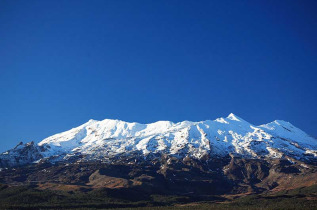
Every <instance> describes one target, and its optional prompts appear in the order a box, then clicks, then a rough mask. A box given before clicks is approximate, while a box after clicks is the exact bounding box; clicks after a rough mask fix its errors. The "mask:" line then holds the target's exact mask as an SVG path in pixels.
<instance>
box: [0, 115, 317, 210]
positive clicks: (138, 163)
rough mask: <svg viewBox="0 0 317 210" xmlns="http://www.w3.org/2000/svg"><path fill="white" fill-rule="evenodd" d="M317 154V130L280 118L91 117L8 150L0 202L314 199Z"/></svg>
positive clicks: (111, 204)
mask: <svg viewBox="0 0 317 210" xmlns="http://www.w3.org/2000/svg"><path fill="white" fill-rule="evenodd" d="M316 156H317V140H316V139H315V138H312V137H310V136H309V135H307V134H306V133H305V132H303V131H301V130H300V129H298V128H296V127H295V126H293V125H292V124H291V123H288V122H285V121H281V120H276V121H273V122H271V123H268V124H265V125H260V126H255V125H252V124H250V123H248V122H247V121H245V120H243V119H242V118H240V117H238V116H236V115H234V114H230V115H229V116H228V117H226V118H218V119H216V120H213V121H211V120H206V121H201V122H189V121H184V122H179V123H173V122H169V121H159V122H155V123H151V124H140V123H128V122H123V121H120V120H109V119H106V120H103V121H96V120H89V121H88V122H87V123H85V124H83V125H81V126H78V127H76V128H73V129H71V130H69V131H65V132H63V133H59V134H56V135H53V136H50V137H48V138H46V139H44V140H42V141H41V142H39V143H38V144H36V143H34V142H29V143H26V144H23V143H22V142H21V143H19V144H18V145H17V146H16V147H15V148H13V149H11V150H8V151H6V152H4V153H2V154H1V155H0V198H1V199H0V208H1V209H12V208H13V209H29V208H30V206H32V207H34V209H41V208H44V207H45V208H47V209H67V208H72V209H74V208H75V209H76V208H78V209H81V208H84V209H87V208H92V209H96V208H101V209H104V208H117V207H120V208H121V207H141V206H142V207H143V206H149V208H152V207H153V206H170V205H185V204H186V205H189V207H190V208H192V206H193V205H197V202H202V203H203V205H205V204H204V203H206V202H209V203H210V202H211V203H212V205H216V206H214V207H217V205H218V204H219V203H222V204H221V205H220V204H219V205H220V206H223V205H224V206H223V207H224V208H226V209H237V206H241V209H244V208H243V207H248V208H249V207H250V201H253V200H254V198H257V201H253V204H252V205H253V207H254V208H258V207H259V206H258V205H259V204H261V205H262V206H260V207H261V208H262V207H263V209H265V208H267V207H268V206H270V207H269V208H268V209H284V208H285V207H287V206H288V208H293V206H294V205H295V206H297V207H298V209H300V208H303V209H315V208H316V207H317V202H316V201H317V191H316V190H317V161H316V160H317V157H316ZM254 195H256V196H257V197H254ZM245 196H246V198H245V200H243V199H242V198H243V197H245ZM239 197H242V198H241V199H242V201H241V203H239V202H238V203H236V198H239ZM219 205H218V206H219ZM227 205H229V206H227ZM230 206H231V207H230ZM227 207H228V208H227ZM229 207H230V208H229ZM210 208H211V207H210V206H206V209H210ZM216 209H222V208H216Z"/></svg>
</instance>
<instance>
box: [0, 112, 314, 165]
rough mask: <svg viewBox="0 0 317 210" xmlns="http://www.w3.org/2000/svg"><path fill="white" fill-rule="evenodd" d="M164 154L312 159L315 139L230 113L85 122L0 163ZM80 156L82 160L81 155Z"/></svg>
mask: <svg viewBox="0 0 317 210" xmlns="http://www.w3.org/2000/svg"><path fill="white" fill-rule="evenodd" d="M135 154H138V156H141V157H142V156H144V157H147V156H150V155H156V154H168V155H172V156H175V157H179V158H181V157H186V156H189V157H193V158H196V159H201V158H203V157H205V156H220V157H222V156H227V155H229V154H234V155H238V156H242V157H246V158H258V159H261V158H282V157H287V158H294V159H298V160H299V159H300V160H306V161H315V160H316V157H317V140H316V139H315V138H313V137H311V136H309V135H307V134H306V133H305V132H304V131H302V130H300V129H299V128H296V127H295V126H294V125H292V124H291V123H289V122H286V121H283V120H275V121H273V122H270V123H267V124H263V125H259V126H255V125H253V124H251V123H249V122H247V121H245V120H243V119H242V118H240V117H238V116H236V115H234V114H233V113H231V114H229V115H228V116H227V117H226V118H222V117H221V118H217V119H216V120H213V121H212V120H205V121H199V122H191V121H182V122H178V123H174V122H171V121H157V122H154V123H149V124H141V123H137V122H131V123H130V122H125V121H121V120H113V119H105V120H102V121H97V120H92V119H91V120H89V121H88V122H86V123H84V124H82V125H80V126H78V127H75V128H72V129H70V130H68V131H65V132H61V133H58V134H55V135H52V136H50V137H47V138H45V139H43V140H42V141H40V142H39V143H38V144H35V143H34V142H33V143H27V144H21V143H19V144H18V145H17V146H16V147H15V148H14V149H11V150H8V151H6V152H4V153H2V154H0V167H6V166H16V165H23V164H29V163H33V162H39V161H41V160H43V159H46V160H47V159H50V161H53V162H55V161H64V160H68V159H70V158H74V157H76V159H82V160H84V159H85V160H106V159H111V158H114V157H116V156H134V155H135ZM82 156H84V158H82Z"/></svg>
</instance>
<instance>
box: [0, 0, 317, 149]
mask: <svg viewBox="0 0 317 210" xmlns="http://www.w3.org/2000/svg"><path fill="white" fill-rule="evenodd" d="M316 66H317V1H315V0H312V1H297V0H296V1H291V0H285V1H282V0H280V1H275V0H274V1H273V0H272V1H253V0H250V1H242V0H240V1H222V0H221V1H183V0H182V1H173V0H167V1H148V0H144V1H136V0H133V1H131V0H127V1H121V0H119V1H118V0H113V1H93V0H89V1H88V0H87V1H78V0H76V1H69V0H68V1H66V0H65V1H42V0H39V1H33V0H30V1H24V0H23V1H17V0H15V1H12V0H5V1H3V0H0V99H1V101H0V102H1V103H0V151H4V150H6V149H9V148H11V147H13V146H15V145H16V144H17V143H18V142H19V141H24V142H26V141H31V140H34V141H36V142H38V141H40V140H41V139H43V138H45V137H48V136H50V135H52V134H55V133H58V132H61V131H65V130H68V129H70V128H72V127H75V126H78V125H80V124H82V123H84V122H86V121H88V120H89V119H96V120H102V119H105V118H114V119H121V120H125V121H137V122H141V123H149V122H153V121H158V120H170V121H174V122H177V121H182V120H191V121H200V120H206V119H215V118H217V117H221V116H227V115H228V114H229V113H230V112H233V113H235V114H237V115H238V116H240V117H242V118H244V119H245V120H247V121H249V122H251V123H253V124H263V123H267V122H270V121H273V120H275V119H283V120H286V121H290V122H291V123H293V124H294V125H295V126H297V127H299V128H301V129H303V130H304V131H306V132H307V133H309V134H311V135H312V136H317V130H316V127H317V114H316V111H317V110H316V107H317V97H316V96H317V85H316V76H317V73H316V70H317V69H316Z"/></svg>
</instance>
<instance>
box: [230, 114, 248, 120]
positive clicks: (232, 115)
mask: <svg viewBox="0 0 317 210" xmlns="http://www.w3.org/2000/svg"><path fill="white" fill-rule="evenodd" d="M227 119H230V120H234V121H244V120H243V119H242V118H240V117H238V116H237V115H235V114H233V113H230V114H229V115H228V117H227Z"/></svg>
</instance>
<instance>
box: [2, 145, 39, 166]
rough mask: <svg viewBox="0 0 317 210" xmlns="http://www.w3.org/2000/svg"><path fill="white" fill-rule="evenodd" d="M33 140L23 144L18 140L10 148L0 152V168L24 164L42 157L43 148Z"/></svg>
mask: <svg viewBox="0 0 317 210" xmlns="http://www.w3.org/2000/svg"><path fill="white" fill-rule="evenodd" d="M41 150H42V148H41V147H39V146H38V145H36V144H34V142H33V141H32V142H30V143H26V144H23V143H22V142H20V143H19V144H18V145H17V146H16V147H15V148H13V149H12V150H8V151H7V152H5V153H2V154H1V156H0V157H1V158H0V168H6V167H11V166H17V165H25V164H29V163H32V162H34V161H37V160H40V159H41V158H43V155H42V152H43V150H42V151H41Z"/></svg>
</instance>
